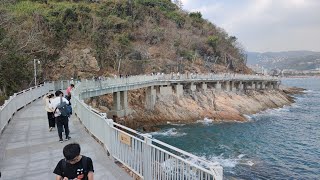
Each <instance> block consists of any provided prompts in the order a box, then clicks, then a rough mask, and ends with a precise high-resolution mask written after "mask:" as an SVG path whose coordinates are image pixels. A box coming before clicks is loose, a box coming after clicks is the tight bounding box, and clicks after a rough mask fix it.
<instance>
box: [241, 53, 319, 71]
mask: <svg viewBox="0 0 320 180" xmlns="http://www.w3.org/2000/svg"><path fill="white" fill-rule="evenodd" d="M247 55H248V59H247V62H248V65H251V66H252V65H259V66H262V67H264V68H267V69H275V68H278V69H294V70H311V69H316V68H320V52H314V51H283V52H265V53H258V52H247Z"/></svg>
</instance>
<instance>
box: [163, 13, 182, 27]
mask: <svg viewBox="0 0 320 180" xmlns="http://www.w3.org/2000/svg"><path fill="white" fill-rule="evenodd" d="M166 16H167V17H168V18H169V19H171V20H173V21H175V22H176V24H177V27H178V28H183V26H184V24H185V22H186V20H185V18H184V17H183V15H181V14H180V13H179V12H177V11H172V12H169V13H166Z"/></svg>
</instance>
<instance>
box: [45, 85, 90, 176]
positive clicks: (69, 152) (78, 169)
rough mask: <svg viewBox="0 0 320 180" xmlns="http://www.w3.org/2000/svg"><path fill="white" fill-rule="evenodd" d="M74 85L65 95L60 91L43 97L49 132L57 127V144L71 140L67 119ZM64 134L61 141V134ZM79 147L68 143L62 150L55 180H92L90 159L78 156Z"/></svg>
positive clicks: (69, 114)
mask: <svg viewBox="0 0 320 180" xmlns="http://www.w3.org/2000/svg"><path fill="white" fill-rule="evenodd" d="M73 88H74V84H71V85H70V86H69V87H68V88H67V90H66V95H65V96H64V93H63V92H62V91H60V90H58V91H56V92H55V93H54V94H53V93H49V94H47V95H45V96H44V97H43V100H44V103H45V108H44V109H45V110H46V112H47V118H48V125H49V131H50V132H51V131H54V130H55V128H56V127H57V130H58V137H59V142H60V143H63V142H64V141H68V140H70V139H71V137H70V136H69V134H70V130H69V118H70V116H71V114H72V108H71V102H70V100H71V91H72V89H73ZM63 132H64V134H65V139H63V136H62V134H63ZM80 151H81V149H80V145H79V144H78V143H70V144H68V145H66V146H65V147H64V148H63V156H64V158H63V159H61V160H60V161H59V162H58V163H57V165H56V167H55V169H54V171H53V173H54V174H56V180H70V179H72V180H93V179H94V177H93V172H94V170H93V163H92V160H91V158H90V157H87V156H84V155H81V154H80Z"/></svg>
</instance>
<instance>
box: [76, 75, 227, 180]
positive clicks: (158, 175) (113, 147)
mask: <svg viewBox="0 0 320 180" xmlns="http://www.w3.org/2000/svg"><path fill="white" fill-rule="evenodd" d="M139 80H141V81H142V82H146V81H153V80H155V79H154V76H144V77H141V76H140V77H130V78H127V80H126V79H125V78H123V79H120V78H119V79H112V80H111V79H110V80H109V81H108V84H109V87H110V86H111V85H112V86H116V85H125V84H126V83H128V82H130V83H141V81H139ZM99 83H100V82H97V81H85V82H82V83H78V84H77V85H76V87H75V88H74V90H73V91H72V96H73V98H72V99H71V101H72V105H73V106H74V107H73V108H74V112H75V114H76V115H77V116H78V118H79V119H80V120H81V121H82V123H83V124H84V126H85V127H86V128H87V129H88V131H89V132H90V133H91V134H92V135H94V136H95V137H96V138H97V139H99V141H101V142H102V143H103V144H104V146H105V148H106V149H107V150H108V152H109V153H110V155H111V156H112V157H114V158H115V159H116V160H117V161H119V162H121V163H122V164H123V165H125V166H126V167H127V168H129V169H130V170H131V171H132V172H134V173H135V174H137V175H138V176H139V177H141V178H143V179H146V180H156V179H170V180H171V179H190V180H191V179H201V180H213V179H217V180H220V179H222V177H223V169H222V167H221V166H220V165H219V164H218V163H212V162H209V161H207V160H205V159H201V158H199V157H197V156H195V155H192V154H190V153H187V152H185V151H183V150H181V149H178V148H176V147H173V146H171V145H169V144H166V143H164V142H161V141H158V140H156V139H153V138H152V137H151V136H150V135H146V134H141V133H139V132H137V131H135V130H132V129H130V128H128V127H125V126H122V125H120V124H117V123H115V122H113V120H111V119H107V117H106V114H105V113H99V112H97V111H96V110H94V109H93V108H91V107H90V106H88V105H87V104H85V103H84V101H83V100H81V99H80V96H79V95H80V94H81V93H82V92H83V91H86V90H87V89H86V88H89V87H90V88H95V87H97V86H100V84H99ZM95 85H97V86H95ZM123 139H125V141H123Z"/></svg>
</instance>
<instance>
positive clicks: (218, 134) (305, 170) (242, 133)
mask: <svg viewBox="0 0 320 180" xmlns="http://www.w3.org/2000/svg"><path fill="white" fill-rule="evenodd" d="M281 82H282V84H283V85H287V86H296V87H302V88H305V89H307V90H306V91H305V94H302V95H294V97H295V101H296V102H295V103H294V104H292V105H290V106H285V107H283V108H279V109H271V110H266V111H264V112H261V113H258V114H254V115H248V116H247V117H248V119H249V122H245V123H236V122H232V123H230V122H229V123H222V122H220V123H215V122H212V121H211V120H210V119H204V120H199V121H198V122H197V123H194V124H169V125H166V126H163V127H161V129H162V130H161V131H159V132H155V133H152V135H153V137H155V138H157V139H159V140H162V141H164V142H167V143H168V144H171V145H174V146H176V147H178V148H181V149H183V150H185V151H187V152H191V153H193V154H196V155H198V156H201V157H203V158H205V159H208V160H210V161H217V162H219V163H220V164H221V165H222V166H223V168H224V179H320V78H317V77H313V78H294V79H293V78H292V79H282V81H281Z"/></svg>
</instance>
